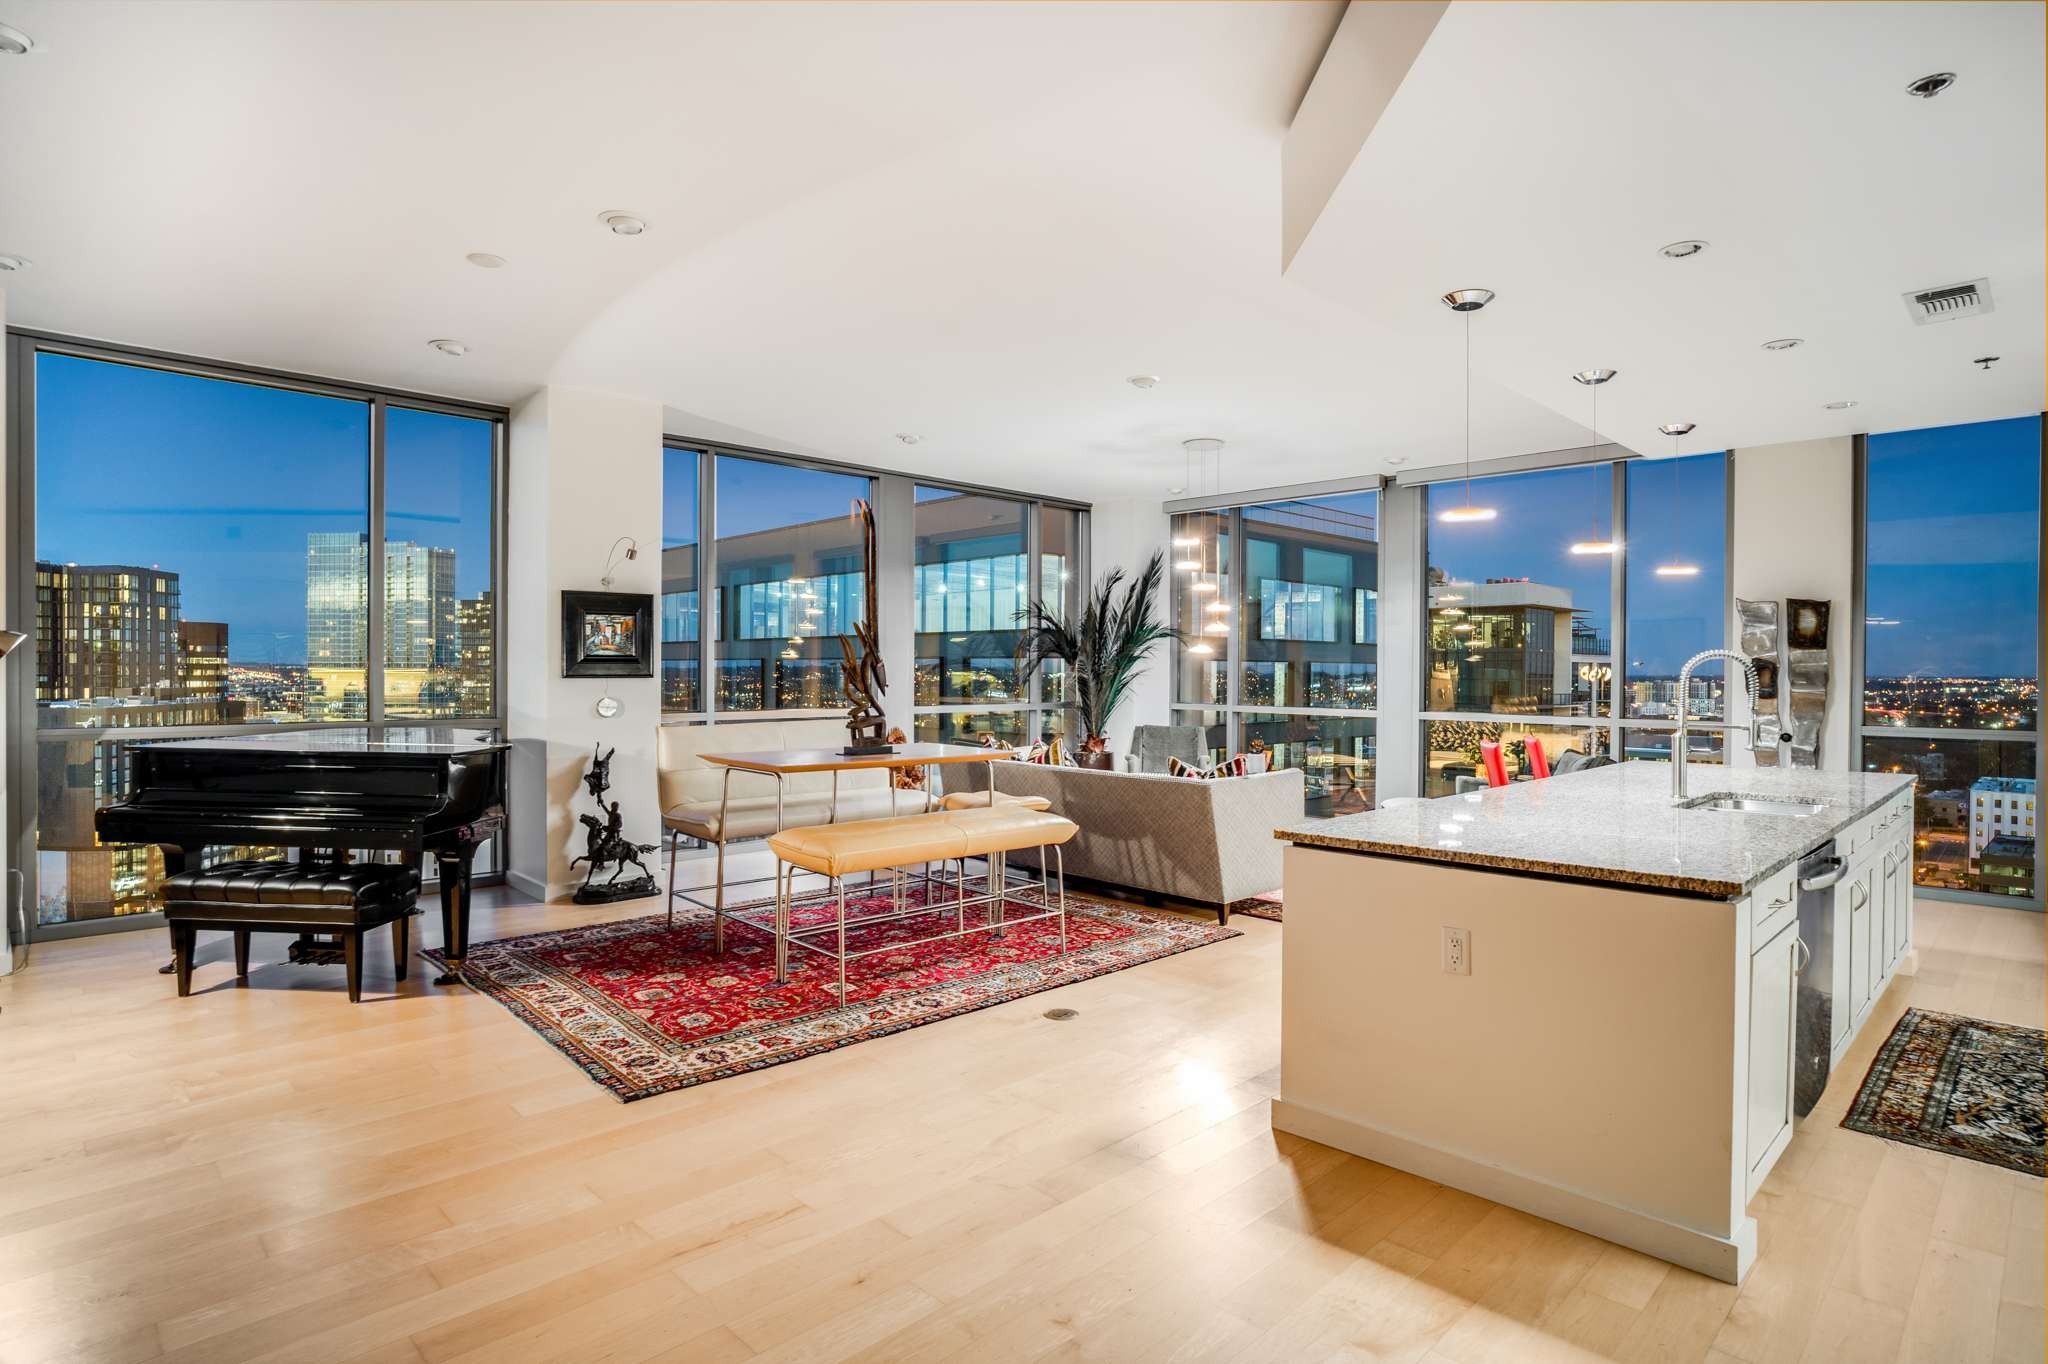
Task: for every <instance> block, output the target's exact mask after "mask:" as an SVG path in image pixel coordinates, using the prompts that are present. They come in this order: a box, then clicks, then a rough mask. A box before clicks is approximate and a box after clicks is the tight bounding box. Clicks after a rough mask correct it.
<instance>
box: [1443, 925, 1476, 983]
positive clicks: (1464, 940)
mask: <svg viewBox="0 0 2048 1364" xmlns="http://www.w3.org/2000/svg"><path fill="white" fill-rule="evenodd" d="M1444 974H1445V975H1447V976H1469V975H1471V974H1472V935H1471V934H1469V933H1467V932H1466V931H1465V930H1464V929H1462V928H1453V927H1451V926H1450V925H1449V924H1445V925H1444Z"/></svg>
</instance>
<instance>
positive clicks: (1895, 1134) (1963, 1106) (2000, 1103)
mask: <svg viewBox="0 0 2048 1364" xmlns="http://www.w3.org/2000/svg"><path fill="white" fill-rule="evenodd" d="M2044 1103H2048V1034H2043V1033H2042V1032H2041V1031H2040V1030H2039V1029H2036V1028H2016V1027H2013V1026H2012V1025H2010V1024H2006V1023H1986V1022H1984V1021H1983V1020H1982V1019H1977V1018H1958V1017H1957V1016H1956V1015H1954V1014H1938V1013H1930V1012H1928V1011H1927V1010H1924V1009H1908V1010H1906V1016H1905V1017H1904V1018H1901V1019H1900V1020H1899V1025H1898V1026H1897V1027H1896V1028H1893V1029H1892V1035H1891V1036H1890V1037H1888V1038H1886V1039H1885V1043H1884V1046H1882V1047H1880V1048H1879V1049H1878V1053H1877V1060H1876V1061H1874V1062H1873V1063H1872V1064H1871V1067H1870V1074H1869V1075H1867V1076H1865V1077H1864V1079H1863V1088H1862V1090H1861V1091H1860V1092H1859V1093H1858V1094H1857V1095H1856V1102H1855V1103H1853V1104H1851V1105H1850V1106H1849V1112H1848V1115H1847V1116H1846V1117H1844V1118H1843V1119H1842V1126H1844V1127H1846V1128H1848V1129H1849V1130H1850V1131H1852V1132H1865V1133H1868V1134H1869V1135H1871V1136H1873V1137H1883V1138H1885V1139H1886V1140H1888V1141H1903V1142H1908V1143H1910V1144H1912V1145H1914V1146H1925V1147H1927V1148H1928V1149H1929V1150H1933V1151H1946V1152H1948V1153H1949V1154H1950V1155H1952V1156H1966V1157H1968V1158H1969V1159H1971V1160H1981V1161H1983V1162H1984V1163H1985V1164H1987V1165H2002V1166H2004V1167H2005V1168H2006V1169H2008V1170H2018V1171H2020V1172H2021V1173H2023V1174H2030V1175H2048V1152H2044V1136H2043V1116H2042V1108H2043V1104H2044Z"/></svg>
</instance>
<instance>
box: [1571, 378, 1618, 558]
mask: <svg viewBox="0 0 2048 1364" xmlns="http://www.w3.org/2000/svg"><path fill="white" fill-rule="evenodd" d="M1613 377H1614V371H1613V370H1611V369H1582V370H1580V371H1579V372H1578V373H1577V374H1574V375H1573V376H1572V378H1573V379H1575V380H1576V381H1578V382H1579V383H1582V384H1584V385H1585V386H1586V387H1587V388H1588V389H1590V390H1591V391H1592V394H1593V425H1592V428H1591V429H1592V432H1593V439H1594V440H1598V439H1600V385H1602V384H1604V383H1606V382H1607V381H1608V380H1609V379H1612V378H1613ZM1617 548H1619V546H1617V545H1616V544H1615V543H1614V541H1613V540H1611V539H1602V538H1601V537H1600V536H1599V534H1598V533H1597V528H1596V533H1595V534H1594V535H1592V536H1590V537H1588V538H1587V539H1584V540H1578V541H1574V542H1573V544H1572V553H1574V554H1612V553H1614V551H1615V550H1616V549H1617Z"/></svg>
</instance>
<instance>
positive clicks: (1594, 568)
mask: <svg viewBox="0 0 2048 1364" xmlns="http://www.w3.org/2000/svg"><path fill="white" fill-rule="evenodd" d="M1614 478H1615V473H1614V468H1613V466H1612V465H1608V464H1592V465H1580V466H1575V467H1572V468H1564V469H1546V470H1541V471H1538V472H1533V473H1525V474H1508V475H1502V476H1499V477H1494V478H1483V479H1474V480H1472V483H1471V492H1470V500H1471V502H1472V504H1473V505H1475V506H1478V507H1485V508H1492V509H1493V511H1494V516H1493V517H1492V519H1490V520H1460V519H1450V520H1446V519H1444V517H1443V513H1444V511H1445V510H1446V509H1454V508H1459V507H1462V506H1463V505H1464V504H1465V502H1466V498H1467V493H1466V487H1465V485H1464V484H1463V483H1455V484H1449V483H1447V484H1435V485H1431V486H1428V487H1425V488H1424V489H1423V490H1422V493H1423V499H1422V506H1423V516H1424V521H1425V530H1424V535H1423V543H1424V545H1425V559H1424V565H1425V569H1424V576H1423V581H1424V592H1425V595H1426V600H1425V603H1424V605H1425V608H1426V611H1427V617H1426V620H1427V623H1426V625H1425V629H1426V630H1427V632H1428V637H1427V648H1426V649H1425V650H1424V675H1423V682H1422V761H1423V772H1422V793H1423V794H1424V795H1425V796H1439V795H1447V794H1450V793H1451V792H1453V791H1455V790H1456V789H1457V785H1458V779H1459V778H1461V777H1464V778H1476V777H1478V776H1479V775H1480V774H1481V773H1482V772H1483V770H1484V768H1483V765H1482V748H1481V745H1483V744H1485V743H1489V742H1492V743H1499V744H1500V745H1501V746H1502V750H1503V753H1504V755H1505V758H1506V761H1507V765H1508V767H1509V770H1510V772H1511V773H1512V772H1519V771H1520V770H1521V769H1522V767H1523V765H1524V763H1525V762H1526V758H1525V753H1526V746H1527V744H1528V743H1529V742H1530V741H1531V740H1532V739H1533V740H1534V741H1536V742H1539V743H1541V744H1542V745H1543V746H1544V752H1545V753H1546V754H1548V755H1550V756H1551V757H1555V756H1556V755H1557V754H1559V753H1560V752H1562V751H1564V750H1565V749H1567V748H1571V749H1578V750H1581V751H1587V752H1604V751H1606V750H1607V748H1608V747H1609V746H1610V744H1611V742H1612V741H1611V736H1610V733H1609V731H1608V729H1607V728H1606V725H1607V720H1606V718H1605V717H1608V716H1609V715H1610V714H1611V709H1610V707H1611V700H1610V697H1611V692H1610V690H1609V688H1610V686H1611V679H1612V674H1613V666H1614V656H1613V645H1612V637H1613V629H1612V627H1613V618H1614V573H1615V559H1616V550H1615V541H1616V536H1617V534H1618V532H1617V531H1616V529H1615V526H1614ZM1572 721H1578V722H1580V723H1576V724H1574V723H1571V722H1572ZM1587 722H1597V723H1587Z"/></svg>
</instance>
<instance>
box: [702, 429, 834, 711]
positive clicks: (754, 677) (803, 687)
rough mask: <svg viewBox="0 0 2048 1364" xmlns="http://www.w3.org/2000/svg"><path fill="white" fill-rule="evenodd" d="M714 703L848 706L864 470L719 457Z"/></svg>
mask: <svg viewBox="0 0 2048 1364" xmlns="http://www.w3.org/2000/svg"><path fill="white" fill-rule="evenodd" d="M716 458H717V470H716V483H715V489H716V491H715V494H714V497H715V505H716V508H717V521H716V524H717V545H716V549H715V551H714V554H715V562H716V564H717V566H718V591H717V594H716V605H715V608H714V609H715V613H716V614H715V625H714V628H715V630H716V632H717V633H716V634H715V635H714V636H713V638H714V640H715V641H716V646H715V647H716V655H717V656H716V660H715V662H716V667H715V671H714V673H713V675H712V677H711V679H710V682H711V708H712V710H714V711H723V712H729V711H772V710H819V709H833V708H837V707H841V706H844V705H845V704H846V689H845V686H844V682H843V678H842V675H841V674H842V670H843V668H844V666H845V665H844V663H843V662H842V653H841V645H840V640H841V638H842V637H844V636H848V635H851V634H852V633H853V631H854V628H855V627H856V626H858V625H859V624H860V622H861V621H862V620H863V619H864V616H865V611H866V593H867V578H866V576H865V573H864V570H863V568H862V554H863V547H862V534H861V525H860V522H859V521H858V520H856V519H855V518H854V516H853V514H852V513H853V506H854V503H855V502H856V501H860V500H865V499H871V498H872V495H873V492H872V480H870V479H869V478H868V476H867V475H865V474H849V473H838V472H834V471H831V470H827V469H819V468H810V467H806V466H803V465H797V464H783V463H779V462H776V461H772V460H763V459H747V458H743V457H741V456H738V455H726V454H721V455H718V456H717V457H716Z"/></svg>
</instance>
